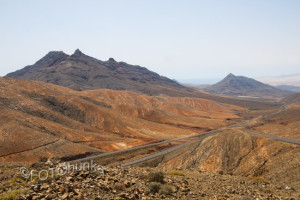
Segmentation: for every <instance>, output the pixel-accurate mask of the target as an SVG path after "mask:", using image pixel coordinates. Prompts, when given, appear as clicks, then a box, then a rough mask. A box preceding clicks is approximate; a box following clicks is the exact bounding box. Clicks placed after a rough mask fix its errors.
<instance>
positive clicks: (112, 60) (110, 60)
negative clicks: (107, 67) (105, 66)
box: [108, 58, 117, 62]
mask: <svg viewBox="0 0 300 200" xmlns="http://www.w3.org/2000/svg"><path fill="white" fill-rule="evenodd" d="M108 62H117V61H116V60H115V59H113V58H109V59H108Z"/></svg>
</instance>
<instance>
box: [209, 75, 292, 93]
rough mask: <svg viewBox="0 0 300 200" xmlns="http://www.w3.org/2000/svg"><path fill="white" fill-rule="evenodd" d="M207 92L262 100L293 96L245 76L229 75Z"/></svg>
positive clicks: (210, 87)
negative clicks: (260, 98)
mask: <svg viewBox="0 0 300 200" xmlns="http://www.w3.org/2000/svg"><path fill="white" fill-rule="evenodd" d="M204 90H205V91H207V92H210V93H212V94H218V95H225V96H247V97H262V98H282V97H285V96H288V95H290V94H292V92H291V91H286V90H280V89H277V88H275V87H272V86H270V85H266V84H264V83H261V82H258V81H256V80H254V79H251V78H247V77H244V76H235V75H233V74H229V75H228V76H226V77H225V78H224V79H223V80H222V81H220V82H218V83H216V84H214V85H211V86H208V87H206V88H205V89H204Z"/></svg>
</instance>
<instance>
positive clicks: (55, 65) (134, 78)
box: [6, 49, 188, 95]
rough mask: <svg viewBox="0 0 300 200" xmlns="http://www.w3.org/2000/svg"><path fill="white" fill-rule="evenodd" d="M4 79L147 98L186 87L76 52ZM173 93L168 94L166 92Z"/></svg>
mask: <svg viewBox="0 0 300 200" xmlns="http://www.w3.org/2000/svg"><path fill="white" fill-rule="evenodd" d="M6 77H11V78H19V79H25V80H38V81H43V82H47V83H53V84H56V85H60V86H64V87H68V88H71V89H74V90H93V89H101V88H106V89H114V90H131V91H136V92H139V93H144V94H148V95H157V94H161V93H167V94H169V95H170V94H171V93H174V90H175V91H176V90H182V92H186V90H188V89H187V88H186V87H184V86H182V85H180V84H179V83H177V82H176V81H174V80H171V79H168V78H166V77H164V76H160V75H159V74H157V73H154V72H152V71H149V70H148V69H146V68H144V67H140V66H138V65H129V64H127V63H125V62H117V61H115V60H114V59H113V58H110V59H109V60H108V61H101V60H97V59H95V58H92V57H89V56H87V55H85V54H84V53H82V52H81V51H80V50H78V49H77V50H76V51H75V52H74V54H72V55H71V56H69V55H67V54H65V53H64V52H62V51H52V52H49V53H48V54H47V55H46V56H45V57H43V58H42V59H40V60H39V61H37V62H36V63H35V64H34V65H29V66H27V67H25V68H23V69H21V70H18V71H15V72H12V73H9V74H7V75H6ZM169 90H170V91H172V92H168V91H169Z"/></svg>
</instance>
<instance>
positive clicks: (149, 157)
mask: <svg viewBox="0 0 300 200" xmlns="http://www.w3.org/2000/svg"><path fill="white" fill-rule="evenodd" d="M285 110H287V106H286V105H285V104H284V105H283V106H282V108H281V109H280V110H279V111H277V112H274V113H271V114H269V115H266V116H263V117H267V116H272V115H275V114H278V113H280V112H283V111H285ZM248 122H249V121H248V120H247V121H244V122H241V123H238V124H234V125H231V126H227V127H224V128H220V129H218V130H215V131H210V133H216V132H217V131H219V130H223V129H227V128H232V127H237V126H240V125H245V124H247V123H248ZM245 132H246V133H249V134H254V135H260V136H264V137H268V138H271V139H275V140H279V141H282V142H288V143H291V144H296V145H300V141H297V140H292V139H287V138H281V137H277V136H274V135H269V134H265V133H259V132H255V131H245ZM207 133H208V132H206V134H207ZM198 136H199V135H198ZM192 142H194V140H192V141H189V142H186V143H183V144H181V145H178V146H175V147H172V148H169V149H166V150H164V151H161V152H158V153H155V154H152V155H149V156H146V157H144V158H140V159H137V160H134V161H131V162H128V163H124V164H121V167H127V166H130V165H134V164H138V163H141V162H144V161H147V160H150V159H152V158H155V157H158V156H162V155H165V154H167V153H170V152H172V151H175V150H177V149H179V148H181V147H183V146H185V145H188V144H190V143H192Z"/></svg>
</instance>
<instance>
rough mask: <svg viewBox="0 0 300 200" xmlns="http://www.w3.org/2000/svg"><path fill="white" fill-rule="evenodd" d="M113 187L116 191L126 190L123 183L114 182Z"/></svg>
mask: <svg viewBox="0 0 300 200" xmlns="http://www.w3.org/2000/svg"><path fill="white" fill-rule="evenodd" d="M114 188H115V189H116V190H118V191H125V190H126V186H125V184H124V183H116V184H115V186H114Z"/></svg>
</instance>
